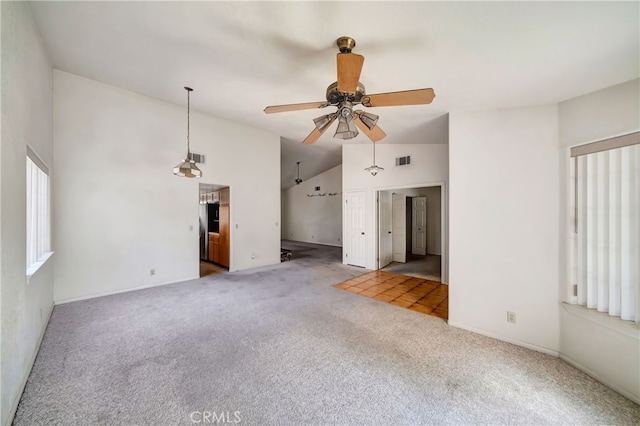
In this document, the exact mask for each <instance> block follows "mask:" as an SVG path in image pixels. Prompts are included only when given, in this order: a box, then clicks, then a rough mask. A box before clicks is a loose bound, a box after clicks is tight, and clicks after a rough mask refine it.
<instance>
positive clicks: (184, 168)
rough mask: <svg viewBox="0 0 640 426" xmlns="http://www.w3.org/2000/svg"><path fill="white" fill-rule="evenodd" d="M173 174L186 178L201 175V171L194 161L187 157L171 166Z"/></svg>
mask: <svg viewBox="0 0 640 426" xmlns="http://www.w3.org/2000/svg"><path fill="white" fill-rule="evenodd" d="M173 174H174V175H176V176H180V177H188V178H194V177H198V178H199V177H202V171H201V170H200V169H199V168H198V166H196V162H195V161H193V160H190V159H188V158H185V159H184V160H183V161H182V163H180V164H178V165H177V166H175V167H174V168H173Z"/></svg>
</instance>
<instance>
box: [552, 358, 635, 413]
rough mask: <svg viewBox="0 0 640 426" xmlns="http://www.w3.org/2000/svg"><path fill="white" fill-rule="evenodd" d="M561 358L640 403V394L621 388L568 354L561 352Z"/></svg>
mask: <svg viewBox="0 0 640 426" xmlns="http://www.w3.org/2000/svg"><path fill="white" fill-rule="evenodd" d="M560 359H561V360H563V361H564V362H566V363H567V364H569V365H571V366H573V367H575V368H577V369H578V370H580V371H582V372H583V373H585V374H587V375H589V376H591V377H593V378H594V379H596V380H597V381H599V382H600V383H602V384H603V385H605V386H606V387H608V388H611V389H613V390H614V391H616V392H618V393H619V394H620V395H622V396H624V397H625V398H627V399H629V400H631V401H633V402H635V403H636V404H638V405H640V395H634V394H632V393H631V392H628V391H626V390H624V389H622V388H620V387H619V386H617V385H615V384H613V383H611V382H610V381H609V380H607V379H605V378H604V377H602V376H601V375H599V374H598V373H596V372H594V371H593V370H591V369H590V368H588V367H585V366H584V365H582V364H580V363H579V362H578V361H576V360H575V359H573V358H571V357H570V356H567V355H565V354H563V353H561V354H560Z"/></svg>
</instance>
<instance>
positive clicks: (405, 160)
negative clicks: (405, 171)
mask: <svg viewBox="0 0 640 426" xmlns="http://www.w3.org/2000/svg"><path fill="white" fill-rule="evenodd" d="M409 164H411V156H410V155H407V156H406V157H398V158H396V166H408V165H409Z"/></svg>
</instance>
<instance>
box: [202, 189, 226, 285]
mask: <svg viewBox="0 0 640 426" xmlns="http://www.w3.org/2000/svg"><path fill="white" fill-rule="evenodd" d="M230 195H231V190H230V188H229V186H227V185H216V184H207V183H201V184H199V196H200V198H199V210H198V215H199V223H200V238H199V251H198V252H199V261H200V277H201V278H202V277H204V276H209V275H215V274H220V273H223V272H226V271H228V270H229V267H230V263H231V262H230V260H231V259H230V257H231V256H230V254H231V227H230V226H229V224H230V208H231V206H230V204H231V203H230V199H231V196H230Z"/></svg>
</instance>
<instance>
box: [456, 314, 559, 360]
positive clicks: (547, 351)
mask: <svg viewBox="0 0 640 426" xmlns="http://www.w3.org/2000/svg"><path fill="white" fill-rule="evenodd" d="M448 324H449V325H450V326H452V327H456V328H461V329H463V330H467V331H471V332H473V333H477V334H482V335H483V336H487V337H491V338H493V339H497V340H502V341H503V342H507V343H511V344H513V345H516V346H522V347H523V348H527V349H531V350H533V351H536V352H542V353H543V354H547V355H551V356H555V357H558V356H560V352H558V351H554V350H552V349H547V348H543V347H542V346H538V345H534V344H531V343H527V342H523V341H522V340H518V339H511V338H509V337H504V336H498V335H497V334H493V333H490V332H488V331H485V330H480V329H477V328H473V327H469V326H466V325H464V324H459V323H456V322H452V321H449V322H448Z"/></svg>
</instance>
